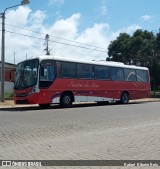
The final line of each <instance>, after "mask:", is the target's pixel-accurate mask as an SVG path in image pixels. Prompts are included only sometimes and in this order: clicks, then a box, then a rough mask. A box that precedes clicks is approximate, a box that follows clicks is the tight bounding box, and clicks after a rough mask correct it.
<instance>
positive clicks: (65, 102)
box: [60, 93, 73, 108]
mask: <svg viewBox="0 0 160 169" xmlns="http://www.w3.org/2000/svg"><path fill="white" fill-rule="evenodd" d="M72 100H73V99H72V95H71V94H70V93H64V94H63V95H62V96H61V100H60V105H61V107H65V108H68V107H71V106H72Z"/></svg>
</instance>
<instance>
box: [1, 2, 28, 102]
mask: <svg viewBox="0 0 160 169" xmlns="http://www.w3.org/2000/svg"><path fill="white" fill-rule="evenodd" d="M29 3H30V2H29V0H22V1H21V3H20V4H18V5H14V6H11V7H8V8H6V9H5V10H4V12H3V13H0V15H1V17H2V48H1V102H4V81H5V66H4V65H5V14H6V11H7V10H8V9H11V8H14V7H18V6H21V5H26V4H29Z"/></svg>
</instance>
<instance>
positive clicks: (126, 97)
mask: <svg viewBox="0 0 160 169" xmlns="http://www.w3.org/2000/svg"><path fill="white" fill-rule="evenodd" d="M128 102H129V94H128V93H127V92H123V93H122V95H121V100H120V103H121V104H128Z"/></svg>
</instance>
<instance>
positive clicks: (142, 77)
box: [136, 70, 149, 82]
mask: <svg viewBox="0 0 160 169" xmlns="http://www.w3.org/2000/svg"><path fill="white" fill-rule="evenodd" d="M136 73H137V81H138V82H148V81H149V78H148V71H146V70H136Z"/></svg>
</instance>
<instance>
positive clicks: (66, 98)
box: [64, 96, 71, 104]
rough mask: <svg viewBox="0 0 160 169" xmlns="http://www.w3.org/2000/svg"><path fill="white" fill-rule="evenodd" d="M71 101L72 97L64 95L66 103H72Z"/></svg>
mask: <svg viewBox="0 0 160 169" xmlns="http://www.w3.org/2000/svg"><path fill="white" fill-rule="evenodd" d="M70 102H71V99H70V97H69V96H66V97H64V103H65V104H70Z"/></svg>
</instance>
